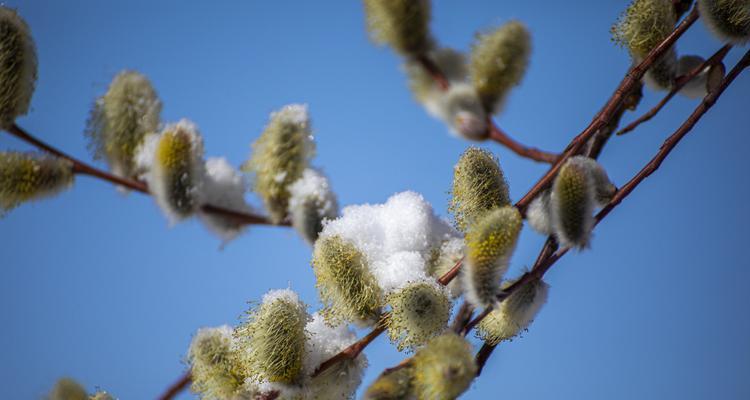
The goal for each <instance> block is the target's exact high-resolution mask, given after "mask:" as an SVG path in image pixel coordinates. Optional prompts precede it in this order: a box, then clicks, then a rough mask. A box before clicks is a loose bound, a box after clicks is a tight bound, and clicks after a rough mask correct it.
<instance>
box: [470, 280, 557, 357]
mask: <svg viewBox="0 0 750 400" xmlns="http://www.w3.org/2000/svg"><path fill="white" fill-rule="evenodd" d="M513 282H514V281H506V282H505V283H504V285H503V288H506V287H508V286H510V285H511V284H512V283H513ZM548 289H549V286H548V285H547V284H546V283H545V282H543V281H541V280H532V281H531V282H529V283H527V284H525V285H523V286H521V287H520V288H518V290H516V291H514V292H513V293H512V294H511V295H510V296H508V297H507V298H506V299H505V300H503V302H502V303H500V305H499V306H498V307H496V308H494V309H493V310H492V312H491V313H489V314H488V315H487V316H486V317H485V318H484V319H482V321H481V322H480V323H479V325H478V326H477V336H478V337H479V338H481V339H482V340H484V341H485V342H487V344H490V345H497V344H498V343H500V342H502V341H503V340H509V339H511V338H513V337H515V336H517V335H518V334H520V333H521V331H523V330H524V329H526V328H528V326H529V324H531V322H532V321H533V319H534V318H535V317H536V314H537V313H538V312H539V310H540V309H541V308H542V306H543V305H544V303H545V302H546V301H547V291H548Z"/></svg>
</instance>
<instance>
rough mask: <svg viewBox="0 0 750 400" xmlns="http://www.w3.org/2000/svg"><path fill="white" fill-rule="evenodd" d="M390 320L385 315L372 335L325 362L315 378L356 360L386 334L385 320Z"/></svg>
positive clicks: (317, 370)
mask: <svg viewBox="0 0 750 400" xmlns="http://www.w3.org/2000/svg"><path fill="white" fill-rule="evenodd" d="M387 318H388V313H386V314H383V316H382V317H381V319H380V321H379V322H378V325H377V326H376V327H375V328H373V330H372V331H370V333H368V334H367V335H365V336H364V337H363V338H361V339H359V340H357V341H356V342H354V343H353V344H351V345H350V346H349V347H347V348H345V349H344V350H341V351H340V352H339V353H337V354H336V355H335V356H333V357H331V358H329V359H327V360H325V361H323V362H322V363H321V364H320V366H318V368H317V369H316V370H315V372H313V374H312V376H313V378H314V377H316V376H318V375H320V374H321V373H322V372H323V371H325V370H327V369H328V368H331V367H332V366H334V365H335V364H337V363H339V362H341V361H344V360H351V359H354V358H356V357H357V356H358V355H359V354H360V353H362V351H363V350H364V349H365V347H367V346H368V345H369V344H370V343H372V342H373V341H374V340H375V339H376V338H377V337H378V336H380V334H381V333H383V332H385V329H386V324H385V320H386V319H387Z"/></svg>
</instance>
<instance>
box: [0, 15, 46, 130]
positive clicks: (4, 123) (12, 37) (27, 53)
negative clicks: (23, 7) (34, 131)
mask: <svg viewBox="0 0 750 400" xmlns="http://www.w3.org/2000/svg"><path fill="white" fill-rule="evenodd" d="M36 78H37V58H36V47H35V46H34V40H33V39H32V38H31V33H30V32H29V26H28V25H27V24H26V21H24V20H23V19H22V18H21V17H20V16H19V15H18V13H17V12H16V10H12V9H10V8H8V7H5V6H3V5H0V129H5V128H8V127H9V126H11V125H12V124H13V122H14V121H15V120H16V118H18V117H19V116H21V115H25V114H26V113H27V112H28V111H29V104H30V103H31V96H32V95H33V94H34V88H35V86H36Z"/></svg>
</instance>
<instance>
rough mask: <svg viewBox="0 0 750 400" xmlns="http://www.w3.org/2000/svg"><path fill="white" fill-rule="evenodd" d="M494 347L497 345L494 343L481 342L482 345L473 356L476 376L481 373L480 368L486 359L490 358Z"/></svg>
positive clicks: (482, 367)
mask: <svg viewBox="0 0 750 400" xmlns="http://www.w3.org/2000/svg"><path fill="white" fill-rule="evenodd" d="M495 347H497V345H496V344H494V345H493V344H487V343H485V344H483V345H482V347H481V348H480V349H479V351H478V352H477V356H476V358H475V360H476V363H477V376H479V375H481V374H482V369H484V364H486V363H487V359H488V358H490V356H491V355H492V352H493V351H495Z"/></svg>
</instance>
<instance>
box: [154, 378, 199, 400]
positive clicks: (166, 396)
mask: <svg viewBox="0 0 750 400" xmlns="http://www.w3.org/2000/svg"><path fill="white" fill-rule="evenodd" d="M191 379H192V377H191V375H190V371H188V372H185V373H184V374H182V376H181V377H180V379H178V380H177V381H176V382H175V383H173V384H172V385H171V386H170V387H168V388H167V390H166V391H164V393H162V394H161V395H160V396H159V397H158V398H157V399H158V400H171V399H173V398H174V397H175V396H177V394H179V393H180V392H181V391H183V390H185V389H186V388H187V387H188V386H190V381H191Z"/></svg>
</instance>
